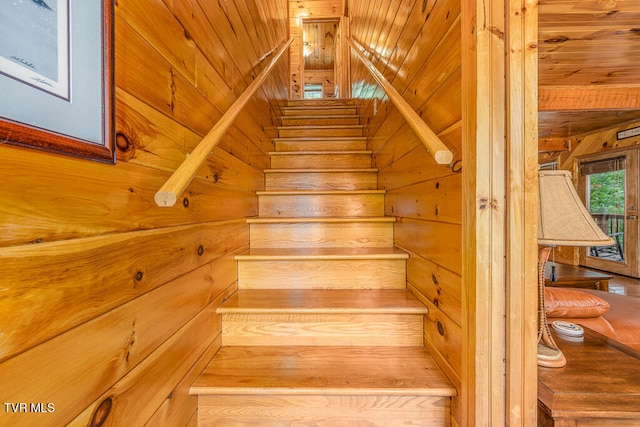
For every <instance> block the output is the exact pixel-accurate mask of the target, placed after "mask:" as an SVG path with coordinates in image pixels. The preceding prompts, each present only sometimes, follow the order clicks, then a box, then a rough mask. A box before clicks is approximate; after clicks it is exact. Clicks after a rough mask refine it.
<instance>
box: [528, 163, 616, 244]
mask: <svg viewBox="0 0 640 427" xmlns="http://www.w3.org/2000/svg"><path fill="white" fill-rule="evenodd" d="M538 190H539V193H538V194H539V203H540V205H539V207H538V244H540V245H544V246H554V245H560V246H609V245H613V243H614V242H613V239H612V238H611V237H609V236H607V235H606V234H605V233H604V232H603V231H602V230H601V229H600V227H598V225H597V224H596V223H595V221H594V220H593V218H592V217H591V215H590V214H589V211H587V208H586V207H585V206H584V204H583V203H582V201H581V200H580V197H579V196H578V193H577V192H576V190H575V187H574V186H573V183H572V182H571V174H570V173H569V171H564V170H554V171H539V172H538Z"/></svg>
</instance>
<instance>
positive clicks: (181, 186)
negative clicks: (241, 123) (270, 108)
mask: <svg viewBox="0 0 640 427" xmlns="http://www.w3.org/2000/svg"><path fill="white" fill-rule="evenodd" d="M292 41H293V38H291V39H289V41H287V42H286V43H285V44H284V45H283V46H282V48H280V50H279V51H278V52H277V53H276V55H275V56H274V57H273V58H272V59H271V62H270V63H269V65H267V66H266V67H265V68H264V70H262V72H260V74H259V75H258V76H257V77H256V78H255V79H254V80H253V81H252V82H251V84H249V86H247V88H246V89H245V91H244V92H243V93H242V95H240V97H238V99H236V101H235V102H234V103H233V105H232V106H231V107H230V108H229V109H228V110H227V111H226V112H225V113H224V114H223V115H222V117H221V118H220V120H218V122H217V123H216V124H215V125H214V126H213V128H211V130H210V131H209V133H207V134H206V135H205V137H204V138H203V139H202V141H200V143H199V144H198V145H197V146H196V148H194V149H193V151H192V152H191V154H189V157H187V158H186V159H185V161H184V162H182V164H181V165H180V166H178V168H177V169H176V170H175V171H174V172H173V175H171V176H170V177H169V179H168V180H167V182H165V183H164V185H163V186H162V187H161V188H160V190H158V192H157V193H156V195H155V197H154V200H155V201H156V204H157V205H158V206H160V207H170V206H173V205H174V204H175V203H176V200H177V199H178V196H180V194H182V192H183V191H184V190H185V188H187V185H189V183H190V182H191V180H192V179H193V177H194V176H195V175H196V174H197V173H198V170H199V169H200V167H201V166H202V164H203V163H204V162H205V161H206V160H207V157H209V155H210V154H211V151H212V150H213V149H214V148H215V147H216V145H218V143H219V142H220V140H221V139H222V137H223V136H224V135H225V133H226V132H227V130H228V129H229V127H230V126H231V124H232V123H233V120H234V119H235V118H236V117H237V116H238V114H240V112H241V111H242V109H243V108H244V106H245V104H246V103H247V102H248V101H249V99H251V97H252V96H253V94H254V93H255V92H256V90H257V89H258V88H259V87H260V86H261V85H262V83H264V81H265V80H266V79H267V77H268V76H269V74H270V73H271V70H273V67H274V66H275V65H276V63H277V62H278V60H279V59H280V58H281V57H282V54H283V53H284V52H286V50H287V49H288V48H289V46H290V45H291V42H292Z"/></svg>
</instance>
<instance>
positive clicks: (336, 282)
mask: <svg viewBox="0 0 640 427" xmlns="http://www.w3.org/2000/svg"><path fill="white" fill-rule="evenodd" d="M355 272H357V274H354V273H355ZM406 285H407V279H406V260H404V259H364V260H362V259H350V260H342V259H340V260H264V261H258V260H246V261H245V260H239V261H238V289H405V288H406Z"/></svg>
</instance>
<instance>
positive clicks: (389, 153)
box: [349, 0, 462, 418]
mask: <svg viewBox="0 0 640 427" xmlns="http://www.w3.org/2000/svg"><path fill="white" fill-rule="evenodd" d="M349 8H350V9H349V14H350V18H351V35H352V38H353V39H354V40H355V41H356V42H358V43H359V44H360V45H362V46H365V47H366V50H367V55H368V57H369V58H370V59H371V61H372V62H373V63H374V64H375V65H376V67H377V68H378V69H379V70H380V71H381V72H382V73H383V74H384V75H385V77H386V78H387V80H389V81H390V82H391V83H392V84H393V86H394V87H395V88H396V89H397V90H398V92H400V94H402V96H403V97H404V99H405V100H406V101H408V102H409V104H410V105H411V106H412V107H413V108H414V110H415V111H417V112H418V113H419V114H420V116H421V117H422V118H423V120H424V121H425V122H426V123H427V124H428V125H429V126H430V127H431V128H432V129H433V130H434V131H435V132H436V133H437V134H438V135H439V136H440V138H441V139H442V140H443V141H444V142H445V143H446V144H447V146H448V147H449V149H451V150H452V151H453V153H454V163H453V167H448V166H442V165H437V164H436V163H435V161H434V160H433V158H432V157H431V156H430V155H429V154H428V153H427V151H426V149H425V148H424V147H423V145H422V144H421V143H420V142H419V141H418V139H417V138H416V136H415V134H414V133H413V131H412V130H411V129H410V128H409V126H408V125H407V124H406V123H405V122H404V121H403V119H402V118H401V116H400V115H399V113H398V112H397V111H396V110H395V108H394V107H393V106H392V105H391V104H390V103H389V101H388V99H387V98H386V96H385V95H384V92H382V90H381V89H380V88H379V87H378V86H377V85H376V84H375V82H374V81H373V80H372V79H371V77H370V76H369V74H368V71H367V70H366V69H364V67H363V66H362V64H361V63H360V62H359V61H358V60H357V59H356V58H355V57H353V58H352V61H351V76H352V88H351V89H352V94H353V97H354V98H359V105H360V109H361V112H362V113H364V115H365V117H366V121H367V123H368V124H369V125H370V128H369V129H370V131H369V132H370V133H369V135H368V136H369V138H370V144H371V149H372V150H374V153H375V163H376V166H377V167H378V168H379V169H380V175H379V187H380V188H383V189H385V190H387V191H388V193H387V197H386V214H387V215H392V216H396V217H398V220H399V222H398V223H397V225H396V227H395V244H396V246H397V247H399V248H401V249H403V250H405V251H407V252H409V253H410V260H409V264H408V281H409V287H410V288H411V289H412V290H413V291H414V292H415V293H416V294H417V295H418V296H419V297H420V298H421V299H422V301H424V302H425V304H426V305H427V306H428V307H429V315H428V316H426V318H425V345H426V346H427V348H429V350H430V352H431V354H432V355H433V356H434V358H435V359H436V361H437V362H438V364H439V365H440V367H441V368H442V369H443V370H444V372H445V373H446V374H447V375H448V377H449V378H450V380H451V381H452V382H453V383H454V384H455V385H456V386H457V388H458V390H460V386H461V351H462V350H461V349H462V302H461V295H462V281H461V276H462V248H461V244H462V236H461V232H462V227H461V224H462V188H461V184H462V174H461V173H459V172H460V167H461V163H460V160H461V158H462V153H461V145H462V142H461V120H462V118H461V110H462V107H461V102H462V101H461V69H460V67H461V48H460V44H461V32H460V1H459V0H446V1H438V2H423V1H418V0H411V1H406V2H404V1H403V2H397V1H391V0H382V1H375V2H368V1H364V0H360V1H352V2H350V5H349ZM454 412H457V409H456V408H455V405H454ZM456 418H458V417H457V415H456Z"/></svg>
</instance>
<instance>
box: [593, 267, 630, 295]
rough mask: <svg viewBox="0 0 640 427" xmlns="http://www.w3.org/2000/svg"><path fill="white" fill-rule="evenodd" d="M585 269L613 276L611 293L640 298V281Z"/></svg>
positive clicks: (610, 285) (610, 281) (610, 287)
mask: <svg viewBox="0 0 640 427" xmlns="http://www.w3.org/2000/svg"><path fill="white" fill-rule="evenodd" d="M580 268H584V269H585V270H591V271H595V272H598V273H605V274H608V275H610V276H613V277H612V278H611V280H609V292H611V293H614V294H620V295H628V296H631V297H636V298H640V279H636V278H634V277H628V276H621V275H619V274H614V273H609V272H604V271H601V270H595V269H593V268H586V267H580Z"/></svg>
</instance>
